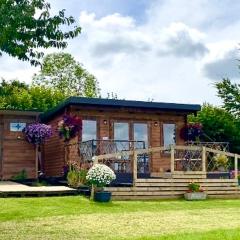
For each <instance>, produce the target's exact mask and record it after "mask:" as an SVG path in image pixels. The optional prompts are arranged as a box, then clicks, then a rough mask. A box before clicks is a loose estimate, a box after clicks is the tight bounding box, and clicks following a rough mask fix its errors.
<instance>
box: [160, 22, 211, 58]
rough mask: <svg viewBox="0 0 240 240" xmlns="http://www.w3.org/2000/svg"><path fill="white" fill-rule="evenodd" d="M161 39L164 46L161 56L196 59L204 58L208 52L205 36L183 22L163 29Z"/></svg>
mask: <svg viewBox="0 0 240 240" xmlns="http://www.w3.org/2000/svg"><path fill="white" fill-rule="evenodd" d="M161 37H162V39H163V41H161V40H160V41H161V42H162V44H163V46H162V47H161V48H160V50H159V52H158V53H159V55H160V56H162V55H169V54H172V55H175V56H176V57H190V58H195V57H202V56H203V55H205V54H206V53H207V52H208V49H207V47H206V46H205V44H204V43H203V41H202V40H203V38H204V34H203V33H201V32H200V31H198V30H196V29H194V28H190V27H188V26H187V25H185V24H183V23H181V22H177V23H172V24H171V25H170V26H169V27H168V28H165V29H163V31H162V34H161Z"/></svg>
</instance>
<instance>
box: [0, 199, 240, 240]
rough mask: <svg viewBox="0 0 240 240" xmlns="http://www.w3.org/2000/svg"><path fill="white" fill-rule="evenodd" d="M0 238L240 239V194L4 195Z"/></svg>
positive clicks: (0, 212)
mask: <svg viewBox="0 0 240 240" xmlns="http://www.w3.org/2000/svg"><path fill="white" fill-rule="evenodd" d="M0 239H3V240H5V239H142V240H155V239H160V240H183V239H184V240H185V239H186V240H190V239H194V240H200V239H201V240H203V239H210V240H211V239H212V240H213V239H214V240H216V239H221V240H229V239H234V240H235V239H240V200H207V201H199V202H186V201H184V200H171V201H114V202H112V203H108V204H100V203H95V202H90V201H89V200H88V199H85V198H83V197H79V196H74V197H51V198H6V199H0Z"/></svg>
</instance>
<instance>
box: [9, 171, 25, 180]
mask: <svg viewBox="0 0 240 240" xmlns="http://www.w3.org/2000/svg"><path fill="white" fill-rule="evenodd" d="M26 179H27V172H26V170H25V169H23V170H22V171H20V172H19V173H18V174H16V175H15V176H13V177H12V180H15V181H23V180H26Z"/></svg>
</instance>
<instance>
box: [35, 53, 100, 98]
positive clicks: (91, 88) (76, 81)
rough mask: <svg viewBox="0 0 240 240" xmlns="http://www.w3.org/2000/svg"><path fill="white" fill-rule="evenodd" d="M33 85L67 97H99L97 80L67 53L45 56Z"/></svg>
mask: <svg viewBox="0 0 240 240" xmlns="http://www.w3.org/2000/svg"><path fill="white" fill-rule="evenodd" d="M33 83H34V85H36V86H47V87H51V88H54V89H58V90H59V91H61V92H63V93H64V94H66V95H69V96H84V97H99V95H100V90H99V87H98V81H97V79H96V78H95V77H94V76H93V75H92V74H90V73H89V72H88V71H87V70H86V69H84V68H83V66H82V65H81V64H80V63H79V62H77V61H76V60H75V59H74V58H73V57H72V55H71V54H68V53H52V54H48V55H46V56H45V57H44V59H43V64H42V69H41V71H40V72H39V74H37V75H35V76H34V78H33Z"/></svg>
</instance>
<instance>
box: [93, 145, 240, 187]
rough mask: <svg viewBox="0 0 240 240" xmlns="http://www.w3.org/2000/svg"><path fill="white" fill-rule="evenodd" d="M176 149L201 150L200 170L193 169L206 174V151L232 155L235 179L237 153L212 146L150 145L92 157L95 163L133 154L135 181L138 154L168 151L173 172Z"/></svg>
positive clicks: (238, 156) (239, 156) (135, 177)
mask: <svg viewBox="0 0 240 240" xmlns="http://www.w3.org/2000/svg"><path fill="white" fill-rule="evenodd" d="M176 150H183V151H201V152H200V156H201V157H200V159H201V161H202V163H201V166H202V167H201V170H200V171H198V170H196V171H193V172H197V173H200V172H201V173H203V174H206V171H207V169H206V161H207V153H215V154H224V155H226V156H228V157H234V172H235V179H237V174H238V160H239V159H240V155H239V154H234V153H230V152H225V151H221V150H215V149H212V148H208V147H205V146H201V147H199V146H186V145H171V146H170V147H164V146H160V147H151V148H147V149H135V150H131V151H122V152H117V153H111V154H102V155H98V156H95V157H94V163H97V162H98V161H99V160H106V159H111V158H118V157H121V156H123V155H124V156H126V155H128V156H130V155H133V182H134V183H135V182H136V180H137V161H138V157H137V156H138V155H139V154H149V153H156V152H161V151H169V154H170V161H171V162H170V164H171V172H172V173H174V172H175V161H176V159H177V158H176V156H175V151H176Z"/></svg>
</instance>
